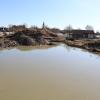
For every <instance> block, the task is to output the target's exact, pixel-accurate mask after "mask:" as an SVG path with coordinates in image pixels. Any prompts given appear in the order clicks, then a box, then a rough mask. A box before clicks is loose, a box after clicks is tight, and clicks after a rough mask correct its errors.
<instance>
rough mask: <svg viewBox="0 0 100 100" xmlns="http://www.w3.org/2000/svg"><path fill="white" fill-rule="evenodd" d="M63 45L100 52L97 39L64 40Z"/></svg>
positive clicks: (99, 41)
mask: <svg viewBox="0 0 100 100" xmlns="http://www.w3.org/2000/svg"><path fill="white" fill-rule="evenodd" d="M65 44H67V45H69V46H73V47H78V48H83V49H86V50H88V51H90V52H95V53H99V52H100V40H99V39H90V40H89V39H83V40H66V41H65Z"/></svg>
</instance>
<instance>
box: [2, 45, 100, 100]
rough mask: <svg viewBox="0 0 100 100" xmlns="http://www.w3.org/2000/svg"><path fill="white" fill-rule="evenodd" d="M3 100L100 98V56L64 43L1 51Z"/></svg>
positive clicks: (85, 99) (81, 99)
mask: <svg viewBox="0 0 100 100" xmlns="http://www.w3.org/2000/svg"><path fill="white" fill-rule="evenodd" d="M0 100H100V56H99V55H95V54H92V53H89V52H86V51H83V50H81V49H77V48H72V47H68V46H65V45H63V44H61V45H59V46H56V47H34V48H33V47H18V48H14V49H10V50H1V51H0Z"/></svg>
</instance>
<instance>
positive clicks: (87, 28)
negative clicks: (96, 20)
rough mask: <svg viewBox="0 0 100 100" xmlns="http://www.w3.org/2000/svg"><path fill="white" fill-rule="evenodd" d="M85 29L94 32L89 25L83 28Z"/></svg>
mask: <svg viewBox="0 0 100 100" xmlns="http://www.w3.org/2000/svg"><path fill="white" fill-rule="evenodd" d="M85 29H86V30H94V29H93V26H91V25H87V26H86V27H85Z"/></svg>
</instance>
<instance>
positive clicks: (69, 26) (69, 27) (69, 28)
mask: <svg viewBox="0 0 100 100" xmlns="http://www.w3.org/2000/svg"><path fill="white" fill-rule="evenodd" d="M72 29H73V27H72V26H71V25H68V26H67V27H66V28H65V30H68V31H71V30H72Z"/></svg>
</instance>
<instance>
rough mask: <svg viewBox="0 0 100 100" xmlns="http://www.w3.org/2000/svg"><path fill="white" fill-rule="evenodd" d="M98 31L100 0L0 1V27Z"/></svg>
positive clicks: (99, 26)
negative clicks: (68, 26)
mask: <svg viewBox="0 0 100 100" xmlns="http://www.w3.org/2000/svg"><path fill="white" fill-rule="evenodd" d="M43 21H44V22H45V23H46V24H47V25H48V26H50V27H58V28H65V27H66V26H67V25H69V24H70V25H72V26H73V27H74V28H83V29H84V27H85V26H86V25H87V24H89V25H92V26H93V27H94V28H95V29H96V30H100V0H0V26H3V25H9V24H23V23H27V24H28V25H38V26H41V24H42V22H43Z"/></svg>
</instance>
